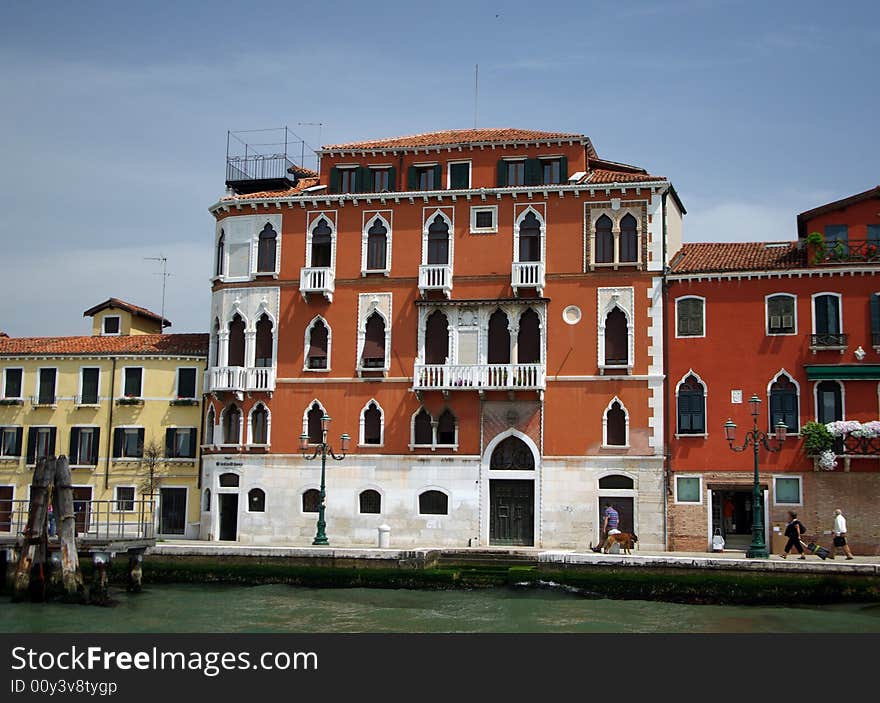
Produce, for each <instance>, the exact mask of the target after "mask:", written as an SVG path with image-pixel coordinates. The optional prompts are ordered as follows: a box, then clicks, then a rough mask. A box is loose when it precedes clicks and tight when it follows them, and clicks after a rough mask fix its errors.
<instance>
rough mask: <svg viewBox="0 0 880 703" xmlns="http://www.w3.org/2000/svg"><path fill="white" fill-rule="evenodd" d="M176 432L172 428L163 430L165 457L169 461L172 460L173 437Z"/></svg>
mask: <svg viewBox="0 0 880 703" xmlns="http://www.w3.org/2000/svg"><path fill="white" fill-rule="evenodd" d="M175 434H177V430H176V429H175V428H173V427H168V428H166V429H165V456H166V457H167V458H169V459H173V458H174V435H175Z"/></svg>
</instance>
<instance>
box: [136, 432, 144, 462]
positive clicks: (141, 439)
mask: <svg viewBox="0 0 880 703" xmlns="http://www.w3.org/2000/svg"><path fill="white" fill-rule="evenodd" d="M137 438H138V439H137V442H138V456H143V455H144V428H143V427H140V428H138V431H137Z"/></svg>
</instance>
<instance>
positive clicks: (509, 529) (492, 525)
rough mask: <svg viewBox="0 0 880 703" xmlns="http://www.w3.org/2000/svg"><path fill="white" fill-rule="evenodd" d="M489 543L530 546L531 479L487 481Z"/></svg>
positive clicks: (532, 515)
mask: <svg viewBox="0 0 880 703" xmlns="http://www.w3.org/2000/svg"><path fill="white" fill-rule="evenodd" d="M489 501H490V506H489V543H490V544H500V545H519V546H526V547H531V546H533V545H534V543H535V482H534V481H505V480H492V481H490V482H489Z"/></svg>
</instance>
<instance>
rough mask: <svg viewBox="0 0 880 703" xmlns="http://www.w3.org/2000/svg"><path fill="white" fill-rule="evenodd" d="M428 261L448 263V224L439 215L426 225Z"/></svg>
mask: <svg viewBox="0 0 880 703" xmlns="http://www.w3.org/2000/svg"><path fill="white" fill-rule="evenodd" d="M428 263H429V264H448V263H449V225H448V224H447V223H446V220H444V219H443V217H442V216H440V215H437V217H435V218H434V221H433V222H431V224H430V225H428Z"/></svg>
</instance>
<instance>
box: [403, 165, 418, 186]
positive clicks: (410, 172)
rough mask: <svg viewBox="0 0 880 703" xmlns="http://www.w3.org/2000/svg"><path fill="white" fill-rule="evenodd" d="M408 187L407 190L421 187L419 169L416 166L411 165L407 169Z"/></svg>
mask: <svg viewBox="0 0 880 703" xmlns="http://www.w3.org/2000/svg"><path fill="white" fill-rule="evenodd" d="M406 189H407V190H418V189H419V170H418V169H417V168H416V167H415V166H410V167H409V168H408V169H407V170H406Z"/></svg>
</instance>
